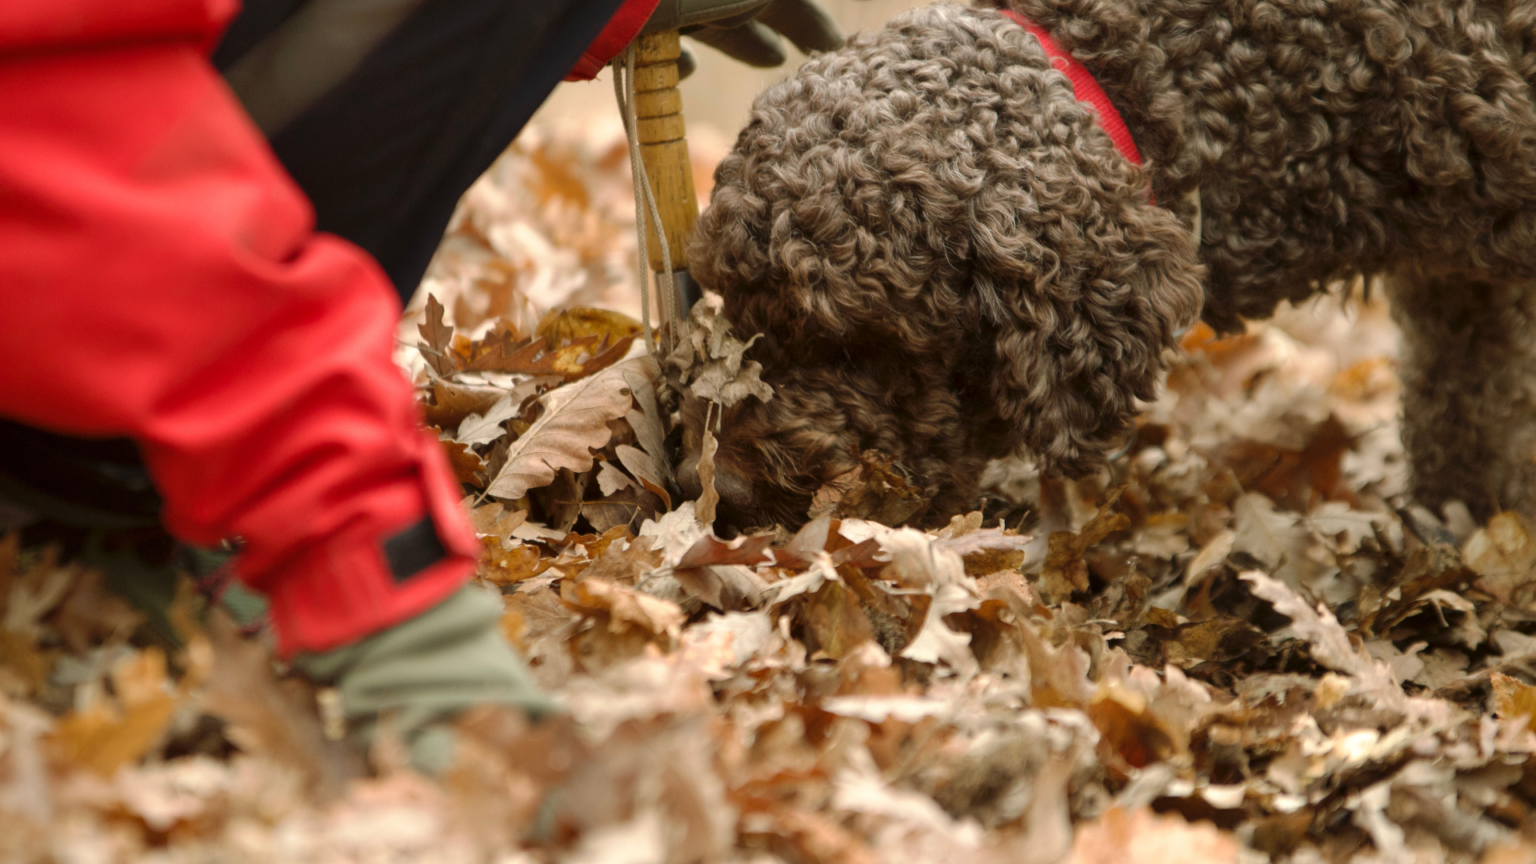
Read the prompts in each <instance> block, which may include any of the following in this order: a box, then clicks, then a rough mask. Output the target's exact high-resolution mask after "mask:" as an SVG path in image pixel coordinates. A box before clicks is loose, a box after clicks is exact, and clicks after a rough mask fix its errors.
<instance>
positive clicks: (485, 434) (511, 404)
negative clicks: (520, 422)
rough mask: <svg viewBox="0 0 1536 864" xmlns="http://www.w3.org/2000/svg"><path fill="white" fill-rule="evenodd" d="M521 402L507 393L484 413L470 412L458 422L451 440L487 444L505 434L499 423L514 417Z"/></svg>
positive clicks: (471, 444) (465, 443) (467, 443)
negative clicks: (457, 429)
mask: <svg viewBox="0 0 1536 864" xmlns="http://www.w3.org/2000/svg"><path fill="white" fill-rule="evenodd" d="M521 407H522V403H521V402H515V401H513V399H512V395H511V394H510V393H509V394H507V395H506V396H503V397H501V398H500V399H498V400H497V401H496V404H494V405H492V406H491V407H490V408H488V409H486V412H485V413H484V414H471V415H469V416H468V417H465V418H464V422H462V423H460V424H459V431H458V432H457V433H455V434H454V436H453V440H455V441H457V442H458V443H460V444H464V445H468V446H474V445H475V444H489V443H491V442H492V441H495V440H496V439H497V438H500V437H501V436H502V435H505V434H506V431H507V430H505V429H503V428H501V424H503V423H505V422H506V421H508V420H510V419H512V418H513V417H516V416H517V414H518V409H520V408H521Z"/></svg>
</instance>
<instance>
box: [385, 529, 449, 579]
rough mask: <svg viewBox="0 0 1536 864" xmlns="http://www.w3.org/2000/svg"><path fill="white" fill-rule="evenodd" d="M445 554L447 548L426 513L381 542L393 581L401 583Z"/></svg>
mask: <svg viewBox="0 0 1536 864" xmlns="http://www.w3.org/2000/svg"><path fill="white" fill-rule="evenodd" d="M447 557H448V550H447V549H444V548H443V542H442V541H441V540H439V539H437V526H436V525H435V524H433V522H432V516H431V515H430V514H429V515H427V516H423V517H421V521H420V522H417V523H416V524H414V525H412V526H411V527H409V528H406V529H405V530H403V531H400V532H399V533H397V534H395V535H393V536H391V537H389V538H387V539H386V540H385V541H384V560H385V561H388V562H389V572H390V573H391V574H392V575H393V576H394V577H395V581H396V582H404V581H405V580H407V579H409V578H411V577H412V576H415V575H416V574H417V573H420V572H421V571H423V570H425V569H427V568H428V567H431V566H432V565H433V564H436V563H437V562H439V561H441V560H443V559H444V558H447Z"/></svg>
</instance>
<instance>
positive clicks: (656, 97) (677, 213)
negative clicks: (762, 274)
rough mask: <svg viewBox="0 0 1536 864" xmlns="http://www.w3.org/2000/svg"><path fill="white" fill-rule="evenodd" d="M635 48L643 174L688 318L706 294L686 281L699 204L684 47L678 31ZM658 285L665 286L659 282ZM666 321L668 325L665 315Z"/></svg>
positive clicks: (651, 244) (652, 252) (651, 240)
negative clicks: (681, 84)
mask: <svg viewBox="0 0 1536 864" xmlns="http://www.w3.org/2000/svg"><path fill="white" fill-rule="evenodd" d="M635 47H636V52H635V117H636V121H637V122H636V124H635V125H636V127H637V129H636V131H637V137H638V138H639V140H640V158H641V159H643V160H644V161H645V173H646V175H647V176H648V177H649V179H650V181H651V190H652V192H653V193H654V194H655V196H656V209H657V212H658V215H659V216H660V217H661V225H662V229H663V230H665V231H666V236H667V246H668V250H669V251H670V252H671V257H672V274H673V278H674V280H675V284H676V285H677V297H676V300H675V301H674V302H675V303H676V308H677V310H678V313H677V314H678V317H679V318H685V317H687V315H688V310H689V309H691V308H693V304H694V303H696V302H698V300H699V299H700V298H701V297H702V296H703V292H702V291H701V290H700V288H699V284H698V283H697V282H695V281H693V277H691V276H689V275H688V252H687V243H688V237H689V235H690V234H692V233H693V224H694V223H695V222H697V221H698V219H699V201H698V197H697V196H696V194H695V193H694V189H693V163H692V162H691V161H690V160H689V158H688V140H687V138H686V130H685V129H684V128H683V95H682V93H680V92H678V89H677V81H678V74H677V58H678V57H679V56H681V54H682V50H683V49H682V42H681V41H680V39H679V35H678V32H677V31H676V30H665V31H662V32H660V33H650V34H647V35H644V36H641V37H640V38H639V39H638V40H637V41H636V43H635ZM646 221H647V226H646V249H647V251H648V254H649V258H650V265H651V270H653V271H655V272H656V273H658V274H659V273H661V272H662V271H663V270H664V269H665V264H664V263H663V261H662V256H661V244H660V243H659V242H657V239H656V231H655V226H653V225H651V224H649V222H650V220H646ZM657 282H658V283H660V284H662V285H663V286H664V285H665V283H664V282H663V281H662V280H661V279H660V278H659V277H658V279H657ZM663 290H664V289H663ZM663 308H665V307H663ZM662 320H666V315H665V314H664V313H663V315H662Z"/></svg>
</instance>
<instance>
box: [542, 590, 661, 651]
mask: <svg viewBox="0 0 1536 864" xmlns="http://www.w3.org/2000/svg"><path fill="white" fill-rule="evenodd" d="M560 599H561V600H562V601H564V602H565V604H566V605H567V606H569V607H571V608H573V609H579V610H581V611H584V612H607V613H608V630H609V632H612V633H622V632H624V631H625V630H628V629H629V628H630V626H631V625H633V626H635V627H639V628H640V629H641V630H643V631H645V632H646V633H649V634H650V635H652V636H666V637H667V638H668V639H669V640H671V642H673V643H674V644H675V643H676V642H677V640H678V638H679V637H680V636H682V633H683V622H684V621H685V620H687V617H688V616H687V615H685V614H683V610H682V609H680V608H678V605H677V604H676V603H673V602H671V601H670V600H663V599H661V598H660V597H652V596H651V595H649V594H641V593H640V592H639V591H635V590H632V589H630V588H626V587H624V586H623V585H616V584H614V583H612V582H609V581H608V580H606V579H583V580H581V581H580V582H572V581H569V580H567V581H565V582H563V583H561V586H560Z"/></svg>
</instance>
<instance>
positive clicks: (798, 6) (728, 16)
mask: <svg viewBox="0 0 1536 864" xmlns="http://www.w3.org/2000/svg"><path fill="white" fill-rule="evenodd" d="M662 30H681V31H682V32H683V34H684V35H687V36H691V37H693V38H694V39H697V40H699V41H700V42H703V43H704V44H705V45H708V46H710V47H712V48H714V49H716V50H718V51H720V52H721V53H723V54H726V55H727V56H729V57H733V58H735V59H737V60H740V61H741V62H743V63H745V64H747V65H748V66H758V67H769V66H780V65H783V63H784V61H785V60H786V59H787V57H788V55H787V54H785V52H784V42H783V40H782V39H780V38H779V37H780V35H782V36H784V37H787V38H788V39H789V41H790V42H793V43H794V45H795V47H796V48H799V49H800V50H801V51H803V52H805V53H807V54H809V53H811V52H812V51H832V50H834V49H837V48H841V47H842V46H843V31H842V29H841V28H839V27H838V26H837V22H836V21H834V20H832V16H831V15H830V14H828V13H827V10H825V9H823V8H822V7H821V5H820V4H819V3H817V2H816V0H661V5H659V6H657V7H656V11H655V12H654V13H653V14H652V15H651V20H650V21H648V22H646V25H645V29H644V30H643V31H642V32H644V33H656V32H659V31H662ZM678 65H679V72H680V74H682V76H683V77H687V72H690V71H692V69H691V68H690V67H691V58H686V59H685V60H683V61H680V62H679V64H678Z"/></svg>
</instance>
